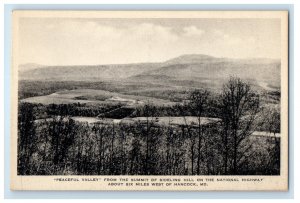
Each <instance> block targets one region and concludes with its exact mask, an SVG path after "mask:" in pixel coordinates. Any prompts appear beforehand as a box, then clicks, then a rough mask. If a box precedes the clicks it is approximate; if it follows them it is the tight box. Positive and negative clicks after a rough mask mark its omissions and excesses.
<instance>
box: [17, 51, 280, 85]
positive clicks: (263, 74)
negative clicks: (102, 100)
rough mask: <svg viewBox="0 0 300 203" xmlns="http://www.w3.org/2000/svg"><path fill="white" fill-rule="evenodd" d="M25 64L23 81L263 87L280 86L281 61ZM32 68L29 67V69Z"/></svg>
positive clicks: (203, 58)
mask: <svg viewBox="0 0 300 203" xmlns="http://www.w3.org/2000/svg"><path fill="white" fill-rule="evenodd" d="M24 67H26V66H24V65H21V66H20V70H19V76H20V79H21V80H47V81H107V80H118V81H123V82H124V83H126V82H131V83H132V82H133V83H137V84H138V83H149V84H151V83H153V84H162V85H167V86H172V87H175V86H185V87H198V86H202V85H206V86H220V84H222V83H223V82H224V81H225V80H227V79H228V77H230V76H237V77H240V78H242V79H245V80H248V81H254V83H255V84H258V85H259V86H261V87H263V88H270V87H272V88H274V87H275V88H278V87H280V60H273V59H229V58H216V57H212V56H207V55H197V54H192V55H182V56H179V57H177V58H173V59H170V60H167V61H165V62H161V63H136V64H120V65H119V64H115V65H94V66H85V65H83V66H41V65H39V66H35V67H34V66H33V67H31V68H24ZM27 67H28V66H27Z"/></svg>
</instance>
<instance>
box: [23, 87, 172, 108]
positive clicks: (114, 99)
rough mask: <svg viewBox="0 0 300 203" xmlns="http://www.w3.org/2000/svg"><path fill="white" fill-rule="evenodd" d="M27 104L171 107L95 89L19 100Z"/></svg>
mask: <svg viewBox="0 0 300 203" xmlns="http://www.w3.org/2000/svg"><path fill="white" fill-rule="evenodd" d="M21 101H22V102H28V103H41V104H45V105H47V104H72V103H84V104H87V103H89V104H95V105H96V104H107V103H116V104H117V103H120V104H123V105H128V106H135V105H142V104H145V103H147V102H151V103H153V104H155V105H173V104H175V102H171V101H168V100H164V99H158V98H154V97H146V96H136V95H127V94H121V93H116V92H109V91H104V90H95V89H75V90H63V91H58V92H55V93H52V94H49V95H45V96H36V97H29V98H26V99H23V100H21Z"/></svg>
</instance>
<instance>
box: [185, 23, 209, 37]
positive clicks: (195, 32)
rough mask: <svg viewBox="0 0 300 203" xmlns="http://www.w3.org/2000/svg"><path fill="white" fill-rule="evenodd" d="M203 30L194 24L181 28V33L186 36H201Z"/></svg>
mask: <svg viewBox="0 0 300 203" xmlns="http://www.w3.org/2000/svg"><path fill="white" fill-rule="evenodd" d="M203 34H204V31H203V30H201V29H199V28H197V27H196V26H188V27H184V28H183V35H184V36H187V37H201V36H202V35H203Z"/></svg>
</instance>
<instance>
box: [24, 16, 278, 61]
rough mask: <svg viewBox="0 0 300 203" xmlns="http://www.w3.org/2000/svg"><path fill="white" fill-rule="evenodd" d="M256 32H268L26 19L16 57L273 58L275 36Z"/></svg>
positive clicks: (274, 53) (101, 59)
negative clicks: (203, 55)
mask: <svg viewBox="0 0 300 203" xmlns="http://www.w3.org/2000/svg"><path fill="white" fill-rule="evenodd" d="M247 29H248V27H247ZM261 29H265V30H270V31H269V32H266V31H260V30H259V29H258V30H257V31H256V30H253V29H250V28H249V29H248V30H244V29H243V30H242V29H240V28H239V26H238V25H235V26H234V27H232V26H228V27H226V26H224V27H222V26H221V27H220V26H219V27H217V28H216V27H215V26H214V24H209V25H208V26H207V25H206V26H202V27H201V25H199V24H192V23H187V24H184V25H180V24H177V23H176V22H174V21H173V24H165V23H164V24H163V23H157V22H153V23H152V22H149V21H146V20H145V21H135V22H132V21H131V23H130V22H127V21H126V20H120V21H99V20H75V19H71V20H70V19H60V20H57V19H47V20H45V19H26V20H23V21H22V22H21V24H20V34H19V36H20V39H19V41H20V44H19V52H20V54H19V56H20V62H21V63H39V64H46V65H69V64H75V65H76V64H86V65H88V64H116V63H137V62H159V61H165V60H168V59H170V58H173V57H176V56H179V55H182V54H208V55H212V56H217V57H237V58H239V57H265V56H269V55H272V56H273V55H274V56H276V54H277V52H278V48H277V47H280V44H279V45H278V43H275V42H277V41H276V40H274V39H276V38H274V37H273V35H274V34H276V32H272V30H273V29H268V27H267V28H266V26H262V28H261ZM264 33H267V34H268V35H267V34H264ZM279 43H280V41H279ZM279 53H280V52H279ZM277 55H278V54H277Z"/></svg>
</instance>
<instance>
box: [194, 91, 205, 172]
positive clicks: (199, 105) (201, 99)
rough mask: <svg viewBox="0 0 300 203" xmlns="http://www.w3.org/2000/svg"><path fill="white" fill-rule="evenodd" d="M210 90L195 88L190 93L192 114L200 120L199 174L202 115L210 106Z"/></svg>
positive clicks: (199, 145) (198, 167)
mask: <svg viewBox="0 0 300 203" xmlns="http://www.w3.org/2000/svg"><path fill="white" fill-rule="evenodd" d="M208 97H209V92H208V91H207V90H194V91H193V92H192V93H191V95H190V98H189V100H190V103H189V105H190V109H191V111H192V114H194V115H196V116H197V120H198V145H197V149H198V157H197V175H200V161H201V156H202V155H201V143H202V139H203V128H202V123H201V122H202V121H201V120H202V117H203V115H204V112H205V110H206V108H207V106H208Z"/></svg>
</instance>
